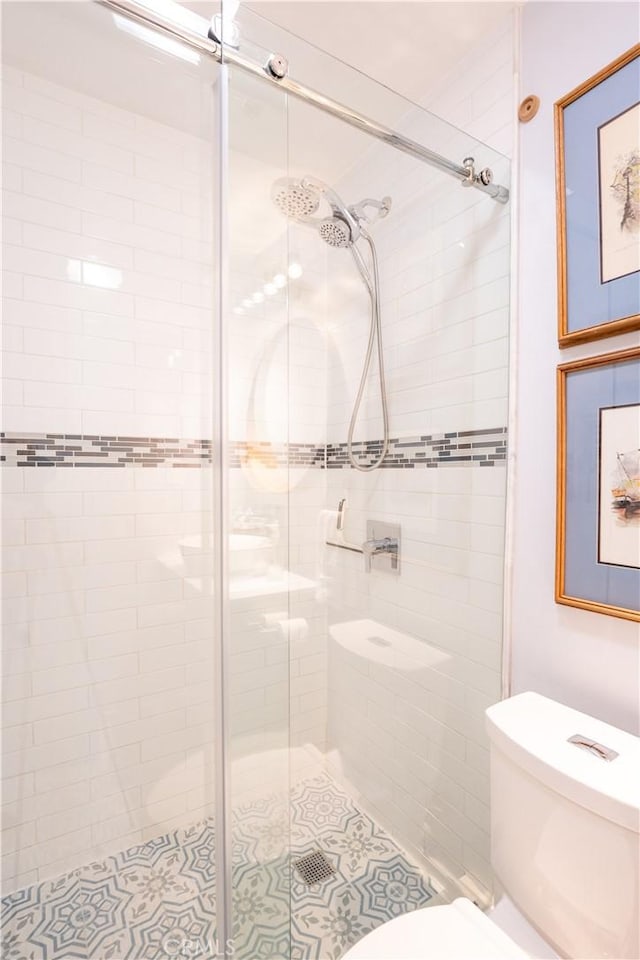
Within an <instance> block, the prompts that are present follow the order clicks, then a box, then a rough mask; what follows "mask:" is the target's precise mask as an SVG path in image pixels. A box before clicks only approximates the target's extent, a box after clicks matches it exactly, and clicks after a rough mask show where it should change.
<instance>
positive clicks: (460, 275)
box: [3, 34, 510, 889]
mask: <svg viewBox="0 0 640 960" xmlns="http://www.w3.org/2000/svg"><path fill="white" fill-rule="evenodd" d="M508 42H510V40H509V38H508V37H507V35H506V34H505V35H504V37H503V38H502V40H501V41H496V44H494V45H493V46H495V48H496V49H495V50H494V49H493V47H492V48H491V50H487V57H486V60H487V62H488V63H489V62H491V58H492V57H493V58H495V57H496V56H497V53H496V50H499V51H500V56H503V55H505V50H506V47H507V44H508ZM496 64H497V66H496V70H495V71H493V72H492V71H491V70H490V69H489V68H486V69H485V68H484V67H483V69H485V72H486V71H487V70H488V72H487V73H486V76H485V75H484V74H483V90H484V92H483V94H482V96H483V98H484V99H483V102H485V103H487V104H490V105H491V106H492V112H491V117H490V122H489V118H485V119H486V131H489V127H493V126H494V125H496V123H497V119H498V118H501V119H502V127H504V128H505V130H506V127H508V125H509V123H510V117H508V116H507V115H506V108H505V104H504V102H503V101H502V100H501V94H499V92H498V91H499V90H501V89H503V87H502V79H501V78H502V72H503V65H502V61H500V63H498V62H497V61H496ZM498 68H499V69H498ZM501 71H502V72H501ZM494 74H495V76H494ZM492 78H493V81H494V82H493V83H492V82H491V80H492ZM5 92H6V96H7V101H6V103H7V107H8V109H7V115H6V116H7V120H6V123H5V127H4V133H5V137H6V141H5V143H6V146H5V154H4V156H5V161H6V163H7V166H6V170H5V178H4V185H5V187H6V189H7V198H6V201H5V207H4V214H5V220H4V239H5V244H6V247H5V261H4V262H5V267H6V269H7V280H6V285H5V296H6V297H7V299H6V301H5V307H4V318H5V323H6V331H7V332H6V334H5V339H4V348H5V350H6V355H5V360H4V372H5V376H6V379H5V382H4V387H3V390H4V394H3V396H4V400H5V429H6V430H7V431H12V432H13V433H24V434H29V433H42V432H50V433H56V434H62V433H64V434H84V435H87V434H88V435H97V436H109V437H118V436H124V437H138V438H149V437H155V438H179V439H180V440H181V441H183V440H186V439H188V438H192V439H198V438H206V437H210V436H211V430H212V424H211V399H210V398H211V389H212V382H211V373H212V370H213V367H214V364H213V358H212V354H211V335H212V318H213V315H214V290H213V285H212V278H213V277H214V252H213V243H212V223H211V217H210V215H209V209H210V206H211V204H210V202H208V201H209V199H210V195H211V191H212V178H211V169H212V168H213V165H214V163H215V158H214V155H213V148H212V145H211V143H208V142H205V141H200V140H197V139H195V138H194V137H191V136H189V135H187V134H184V133H182V132H181V131H178V130H175V129H174V128H167V127H162V126H161V125H160V124H157V123H155V122H153V121H151V120H148V119H147V118H145V117H141V116H138V115H134V114H132V113H127V112H126V111H122V110H119V109H117V108H115V107H112V106H111V105H108V104H105V103H103V102H101V101H97V100H95V101H94V100H90V99H89V98H87V97H80V96H79V95H78V94H77V93H75V92H72V91H68V90H66V89H64V88H62V87H59V86H56V85H54V84H51V83H49V82H48V81H44V80H43V79H41V78H39V77H36V76H33V75H29V74H26V73H22V72H19V71H9V74H8V77H7V81H6V83H5ZM468 95H469V94H468V86H467V87H465V88H464V89H461V92H460V101H459V104H458V107H459V116H455V115H454V114H453V111H454V108H455V104H452V103H449V104H448V106H447V109H448V110H450V112H451V115H450V116H449V117H448V118H449V119H451V120H453V121H454V122H455V121H456V120H458V121H459V120H463V119H464V118H463V116H462V114H463V113H464V109H463V107H464V104H465V103H466V98H467V97H468ZM474 109H475V108H474ZM406 124H407V129H409V130H410V129H411V126H412V124H414V125H415V126H416V132H417V134H419V132H420V120H419V118H418V120H415V121H414V120H413V118H411V117H408V118H407V119H406ZM500 130H501V128H500V125H499V124H498V125H496V126H495V141H494V142H495V144H496V145H498V146H499V144H500V136H504V137H506V136H507V134H506V132H505V130H502V133H500ZM483 131H484V128H483V127H482V123H481V124H480V128H479V130H478V131H476V133H477V134H478V135H483ZM423 133H424V131H423ZM491 133H492V137H493V135H494V133H493V130H492V131H491ZM336 136H339V125H338V126H337V128H336ZM443 136H444V135H443ZM487 136H488V132H487ZM451 137H452V150H453V152H454V155H455V153H456V150H457V146H456V145H455V144H457V143H458V140H456V135H455V133H454V134H452V135H451ZM458 139H460V138H458ZM467 145H468V138H466V140H465V138H462V139H461V141H460V149H461V150H462V149H463V147H466V146H467ZM245 159H246V158H245ZM321 167H322V165H321V164H319V168H318V169H317V170H309V171H308V172H309V173H311V174H315V175H318V176H321V175H322V169H321ZM495 167H496V169H495V173H496V178H497V179H505V177H506V176H508V165H507V164H506V163H503V164H502V165H500V162H499V160H498V161H497V162H496V163H495ZM282 172H283V170H280V171H279V175H282ZM276 173H278V172H277V171H276V172H274V169H273V168H272V169H269V168H268V162H267V161H265V163H264V168H260V167H258V168H257V170H256V176H257V178H258V182H260V177H263V179H264V182H263V183H262V186H261V187H260V191H259V193H260V196H262V197H263V200H264V203H265V207H266V206H268V205H269V204H270V201H269V200H268V194H269V184H270V181H271V180H272V179H273V178H274V176H275V175H276ZM362 184H366V192H367V193H368V194H369V195H373V196H382V195H384V194H387V193H390V194H391V195H392V196H393V208H392V213H391V215H390V217H389V219H388V220H386V221H384V222H381V223H380V224H379V225H377V226H375V227H373V228H372V231H373V234H374V236H375V239H376V243H377V245H378V249H379V252H380V258H381V273H382V301H383V302H382V310H383V328H384V343H385V358H386V365H387V373H388V385H389V397H390V411H391V435H392V436H393V437H396V438H400V440H402V439H404V438H407V437H409V438H410V437H416V436H421V435H427V434H438V433H444V432H454V431H455V432H457V431H464V430H466V431H472V430H481V429H496V428H502V427H504V426H506V366H507V332H508V316H509V312H508V311H509V304H508V265H509V248H508V245H509V237H508V213H506V212H505V211H503V210H501V209H500V208H499V207H498V206H497V205H495V204H493V203H492V202H491V201H489V200H488V199H487V198H485V197H483V196H481V195H479V194H477V195H476V194H475V192H474V191H466V190H463V189H462V188H459V187H457V186H456V185H455V183H454V182H453V181H449V180H444V179H441V178H439V177H438V176H437V175H435V174H434V173H433V172H430V171H429V170H428V169H427V168H425V167H423V166H422V165H420V164H418V163H416V162H415V161H410V160H408V159H407V158H404V157H401V156H395V155H394V154H393V152H392V151H389V150H388V149H387V148H382V147H380V146H372V147H371V149H370V150H369V152H368V153H367V155H366V156H365V157H364V159H363V163H362V164H358V167H357V172H356V173H355V174H354V176H353V177H351V178H349V177H347V178H345V179H344V181H343V182H341V183H340V184H338V185H337V186H338V187H339V189H340V191H341V192H342V193H343V194H344V196H345V198H346V199H347V200H348V202H353V201H355V200H358V199H360V195H361V193H362ZM253 186H254V187H255V184H254V185H253ZM258 221H259V218H258ZM238 222H240V221H238ZM259 222H260V221H259ZM279 229H280V228H279V227H277V226H275V225H274V228H273V230H274V231H275V232H274V233H273V236H274V237H275V238H276V239H275V241H274V242H273V244H272V247H271V249H270V250H268V251H267V253H266V255H265V257H263V258H260V261H259V262H255V258H254V259H253V260H252V259H251V258H250V257H249V258H247V257H243V256H242V255H241V251H236V252H235V254H236V255H234V256H233V259H232V278H231V290H230V302H229V309H230V311H232V312H230V314H229V318H230V323H229V354H230V355H229V368H230V370H231V372H232V374H233V376H232V380H231V392H230V397H229V407H230V409H229V419H230V424H229V430H230V438H231V439H232V440H243V441H246V442H247V444H248V453H247V455H245V456H244V457H243V460H242V466H241V467H240V468H239V469H233V470H232V471H231V472H230V485H229V486H230V489H229V504H228V509H229V514H230V525H231V529H232V531H233V536H234V539H232V542H231V544H230V548H231V549H230V573H231V597H230V599H231V611H230V612H231V622H230V647H229V649H230V652H231V658H230V664H229V667H230V670H229V676H230V691H229V692H230V721H231V726H230V730H231V738H230V760H231V761H232V763H233V774H232V791H233V800H234V802H238V803H240V802H244V801H245V800H246V799H247V798H248V797H249V796H251V795H255V793H256V792H260V791H262V792H264V790H265V788H266V785H267V784H273V785H286V782H287V780H288V777H289V775H290V773H292V774H293V776H294V778H295V776H297V775H298V774H302V773H308V772H317V770H316V769H315V768H317V766H318V764H320V763H322V762H323V758H328V761H329V763H330V764H331V766H332V768H333V769H334V770H335V771H337V772H338V773H339V775H340V776H341V777H342V779H343V781H344V782H345V783H346V784H348V785H349V786H350V787H351V788H352V790H354V791H355V792H356V793H357V794H359V795H360V796H361V799H362V802H363V804H364V805H365V806H369V807H371V808H372V811H374V812H375V814H376V816H377V817H378V818H379V819H381V820H382V822H384V823H385V824H386V825H387V826H388V828H389V829H390V830H391V832H392V833H393V835H394V836H396V837H397V838H398V839H399V841H400V842H402V843H404V844H405V845H406V846H407V847H410V848H411V850H412V852H413V853H414V854H415V855H416V856H421V857H423V858H424V859H425V861H427V862H428V863H429V864H430V869H432V871H434V870H435V873H436V874H437V875H438V876H439V877H440V879H441V880H442V881H444V882H446V880H447V879H449V878H453V879H454V880H456V879H459V878H460V877H461V876H462V875H463V874H464V873H468V874H471V875H472V876H473V877H474V878H475V879H476V880H478V881H479V882H480V883H483V884H485V885H488V884H489V882H490V881H489V868H488V866H487V862H488V849H487V830H488V821H487V819H486V817H487V811H486V803H487V796H488V794H487V750H486V743H485V740H484V737H483V735H482V730H481V722H482V721H481V716H482V710H483V708H484V706H485V705H486V704H488V703H489V702H491V700H494V699H495V698H496V697H497V695H498V692H499V686H498V679H499V669H500V668H499V658H500V639H501V583H502V537H503V504H504V470H503V469H502V468H501V466H499V465H495V466H490V467H471V466H469V465H465V466H461V467H459V468H454V467H440V466H439V467H437V468H436V469H426V468H420V469H396V470H391V469H387V470H383V471H379V472H377V473H376V474H375V475H368V476H364V475H361V474H357V473H355V472H354V471H349V470H345V469H331V470H324V469H321V466H323V465H324V460H325V457H326V451H324V445H325V444H326V443H341V442H342V443H343V442H344V440H345V438H346V432H347V426H348V420H349V415H350V411H351V405H352V402H353V397H354V394H355V389H356V385H357V382H358V378H359V375H360V365H361V362H362V358H363V353H364V347H365V343H366V333H367V322H368V321H367V317H368V312H369V303H368V298H367V295H366V292H365V290H364V287H363V286H362V285H361V283H360V281H359V279H358V278H357V274H356V273H355V269H354V268H353V265H352V262H351V260H350V258H349V256H348V253H347V252H345V251H333V250H329V248H327V247H325V246H324V245H323V244H322V243H321V242H320V240H319V239H318V237H317V235H316V234H315V232H312V231H309V230H305V229H304V228H300V229H296V228H293V229H290V232H289V234H288V236H285V234H284V223H283V224H282V234H281V235H280V236H279V235H278V230H279ZM291 251H295V256H296V258H297V260H298V261H299V262H300V263H301V264H302V266H303V271H304V272H303V276H302V277H301V278H299V279H298V280H296V281H295V282H294V281H293V280H292V281H291V282H290V283H289V284H288V289H287V293H286V294H285V293H279V294H277V295H273V296H272V295H267V296H266V297H265V298H264V299H262V300H255V301H254V302H253V303H252V305H251V306H250V307H249V306H247V305H246V304H245V305H243V303H244V301H246V300H247V299H250V298H251V297H252V295H253V294H254V293H255V292H256V291H260V289H261V288H262V285H264V284H265V282H268V281H269V280H270V278H271V275H272V274H275V273H281V272H282V271H283V270H284V271H285V272H286V270H287V267H288V265H289V260H290V256H291ZM233 253H234V251H233V243H232V254H233ZM267 267H268V268H269V269H267ZM271 268H273V269H271ZM376 386H377V381H376V377H375V375H374V376H373V377H372V381H371V384H370V386H369V388H368V390H367V394H366V398H365V403H364V405H363V410H362V417H361V420H360V426H359V431H358V436H360V437H361V438H366V439H374V438H377V437H379V435H380V427H381V424H380V417H379V410H378V405H377V394H376ZM287 441H289V442H292V443H304V444H311V445H313V444H316V445H317V446H318V448H319V449H322V450H323V451H324V452H323V453H322V454H321V458H320V462H319V463H318V465H316V466H309V465H305V466H302V465H300V464H296V463H293V462H292V463H291V464H289V465H288V466H287V465H284V466H283V465H281V464H280V465H279V464H278V463H277V462H276V460H274V459H273V458H272V454H273V451H274V449H275V447H276V446H277V445H278V444H282V443H284V442H287ZM65 442H66V441H65ZM70 442H72V441H70ZM263 443H271V444H273V445H274V446H273V447H272V448H266V450H265V448H264V447H263V446H261V444H263ZM212 482H213V478H212V470H211V468H210V467H205V468H204V469H197V470H196V469H175V468H174V467H170V466H166V465H165V466H162V465H160V466H157V467H155V468H154V469H148V468H145V467H142V466H131V465H128V466H127V467H126V468H123V469H113V468H106V467H92V468H86V469H79V468H76V467H74V468H60V467H57V468H45V467H36V468H33V467H32V468H26V467H23V468H19V467H15V466H10V467H6V466H5V468H4V480H3V496H4V498H5V503H4V510H3V524H4V530H5V532H6V537H5V544H6V550H5V568H6V581H5V582H6V588H5V594H4V596H5V613H4V617H5V627H4V647H5V664H6V668H5V681H4V682H5V689H6V693H5V707H4V711H5V712H4V720H5V725H6V741H5V749H6V750H7V760H6V763H5V768H4V771H3V776H4V780H3V801H4V809H3V824H4V827H5V832H6V842H5V848H4V849H5V855H4V860H3V873H4V876H5V881H6V885H7V888H8V889H15V888H17V887H20V886H23V885H25V884H27V883H30V882H33V881H35V880H39V879H43V878H45V877H49V876H53V875H55V874H56V873H58V872H61V871H65V870H68V869H70V868H72V867H74V866H77V865H79V864H83V863H87V862H89V861H90V860H92V859H95V858H96V857H99V856H101V855H102V854H104V853H107V852H110V851H114V850H118V849H122V848H124V847H127V846H130V845H131V844H133V843H135V842H138V841H139V840H141V839H144V838H148V837H151V836H154V835H157V834H160V833H162V832H163V831H165V830H167V829H169V828H170V827H171V826H173V825H179V824H184V823H187V822H190V821H191V820H193V819H197V817H198V816H200V815H202V814H203V813H205V812H210V810H211V802H212V798H213V769H214V732H215V731H214V727H213V700H212V691H213V689H214V684H213V662H212V659H213V656H212V655H213V644H214V638H213V634H212V589H213V569H212V556H211V549H210V539H209V538H210V535H211V530H212V528H213V520H214V518H213V517H212V513H211V511H212V500H211V489H212ZM343 496H346V497H347V502H348V514H347V526H346V535H347V537H348V539H351V540H355V541H362V540H363V539H364V537H365V521H366V518H367V517H369V516H375V517H377V518H379V519H386V520H390V521H394V522H400V523H401V524H402V537H403V542H402V561H401V562H402V573H401V576H400V577H399V578H388V577H386V576H385V575H384V574H382V573H379V572H374V573H372V574H371V575H365V574H364V572H363V569H362V560H361V558H358V557H357V556H356V555H354V554H348V553H346V552H344V551H338V550H335V549H333V548H330V547H326V546H325V540H326V538H327V534H331V533H332V532H333V530H334V527H335V508H336V506H337V502H338V500H339V499H340V498H341V497H343ZM246 537H257V538H258V541H255V540H252V541H250V546H249V549H248V550H246V551H245V550H244V547H245V545H246V544H249V541H245V539H243V538H246ZM290 746H293V747H300V748H301V749H300V750H296V751H293V752H292V753H291V754H288V750H289V747H290ZM289 758H290V759H291V764H292V768H291V771H290V770H289Z"/></svg>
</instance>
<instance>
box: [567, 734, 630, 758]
mask: <svg viewBox="0 0 640 960" xmlns="http://www.w3.org/2000/svg"><path fill="white" fill-rule="evenodd" d="M567 743H573V744H575V746H576V747H581V748H582V749H583V750H588V751H589V753H592V754H593V755H594V756H595V757H599V758H600V759H601V760H606V761H607V762H608V763H611V761H612V760H615V758H616V757H618V756H620V754H619V753H617V752H616V751H615V750H612V749H611V747H605V745H604V744H603V743H596V741H595V740H591V739H590V737H585V736H584V735H583V734H581V733H574V735H573V736H572V737H569V738H568V739H567Z"/></svg>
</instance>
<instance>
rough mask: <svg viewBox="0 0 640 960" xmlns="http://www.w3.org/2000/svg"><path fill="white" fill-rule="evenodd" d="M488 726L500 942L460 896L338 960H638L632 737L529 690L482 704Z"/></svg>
mask: <svg viewBox="0 0 640 960" xmlns="http://www.w3.org/2000/svg"><path fill="white" fill-rule="evenodd" d="M487 727H488V732H489V739H490V751H491V860H492V865H493V868H494V871H495V874H496V878H497V880H498V883H499V884H500V885H501V887H502V888H503V889H504V890H505V893H506V894H507V897H505V898H504V900H505V901H506V902H507V903H509V908H510V916H511V926H510V927H509V929H510V932H511V936H510V935H508V934H507V933H506V932H505V930H504V929H502V928H501V927H502V926H505V924H504V922H502V921H501V917H502V915H503V911H501V905H500V903H499V904H498V906H497V908H496V909H495V910H494V911H491V912H489V913H483V912H482V911H481V910H480V909H479V908H478V907H476V906H475V905H474V904H473V903H472V902H471V901H470V900H467V899H465V898H463V897H461V898H459V899H457V900H455V901H454V902H453V903H450V904H447V905H446V906H439V907H424V908H422V909H420V910H415V911H413V912H411V913H407V914H405V915H404V916H401V917H397V918H396V919H394V920H390V921H388V922H387V923H385V924H383V925H382V926H380V927H378V928H377V929H376V930H373V931H372V932H371V933H369V934H367V935H366V936H365V937H364V938H363V939H362V940H360V941H359V942H358V943H357V944H355V946H353V947H352V948H351V949H350V950H349V951H347V953H346V954H345V955H344V958H343V960H436V958H437V960H503V958H504V960H518V958H522V957H529V958H532V957H535V958H539V957H543V956H544V957H554V956H559V957H569V958H579V960H592V958H616V960H638V958H639V957H640V889H639V884H640V738H638V737H634V736H632V735H631V734H629V733H625V732H624V731H622V730H618V729H617V728H616V727H612V726H610V725H609V724H606V723H603V722H602V721H600V720H596V719H595V718H593V717H590V716H588V715H586V714H584V713H580V712H578V711H577V710H572V709H570V708H569V707H566V706H563V705H562V704H559V703H556V702H554V701H553V700H549V699H547V698H546V697H542V696H540V695H539V694H537V693H521V694H518V695H517V696H514V697H511V698H510V699H508V700H503V701H502V702H501V703H497V704H495V705H494V706H492V707H490V708H489V709H488V710H487ZM511 901H512V903H511ZM513 905H515V908H514V906H513ZM514 914H515V915H516V916H517V917H518V922H517V923H515V924H513V915H514ZM499 921H500V922H501V925H499ZM514 930H515V931H516V932H514ZM516 941H517V942H516ZM536 942H537V943H538V944H542V945H543V947H544V950H538V949H537V948H536V947H532V946H531V945H532V944H534V943H536Z"/></svg>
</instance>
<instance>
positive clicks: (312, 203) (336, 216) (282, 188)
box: [271, 177, 360, 247]
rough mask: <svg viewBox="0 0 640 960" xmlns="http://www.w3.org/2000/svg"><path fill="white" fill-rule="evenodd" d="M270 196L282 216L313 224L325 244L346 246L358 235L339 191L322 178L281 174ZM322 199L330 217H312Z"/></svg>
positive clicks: (351, 215) (358, 228)
mask: <svg viewBox="0 0 640 960" xmlns="http://www.w3.org/2000/svg"><path fill="white" fill-rule="evenodd" d="M271 199H272V200H273V202H274V204H275V205H276V207H277V208H278V210H279V211H280V213H284V215H285V217H289V219H291V220H297V221H298V223H306V224H308V225H309V226H314V227H316V228H317V230H318V232H319V233H320V236H321V237H322V239H323V240H324V241H325V243H328V244H329V245H330V246H332V247H348V246H349V245H350V244H351V243H353V242H354V241H355V240H357V239H358V237H359V236H360V227H359V224H358V219H357V218H356V217H355V216H354V215H353V214H352V213H351V211H350V210H349V208H348V207H347V205H346V204H345V203H343V201H342V200H341V199H340V197H339V196H338V194H337V193H336V192H335V191H334V190H332V189H331V187H328V186H327V184H326V183H322V181H321V180H314V179H313V178H312V177H303V178H302V179H301V180H296V179H294V178H292V177H283V178H282V179H280V180H276V182H275V183H274V185H273V187H272V188H271ZM322 199H324V200H325V201H326V202H327V204H328V205H329V207H330V208H331V213H332V216H331V217H326V218H322V219H320V218H319V217H314V216H313V215H314V214H315V213H317V211H318V207H319V206H320V201H321V200H322Z"/></svg>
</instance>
